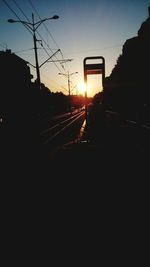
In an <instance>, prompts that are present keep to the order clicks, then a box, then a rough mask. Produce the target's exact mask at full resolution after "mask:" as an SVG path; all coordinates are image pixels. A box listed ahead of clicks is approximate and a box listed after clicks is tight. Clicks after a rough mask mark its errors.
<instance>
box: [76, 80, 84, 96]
mask: <svg viewBox="0 0 150 267" xmlns="http://www.w3.org/2000/svg"><path fill="white" fill-rule="evenodd" d="M77 88H78V94H79V95H80V94H81V95H83V94H84V93H85V90H86V86H85V83H83V82H80V83H79V84H78V85H77Z"/></svg>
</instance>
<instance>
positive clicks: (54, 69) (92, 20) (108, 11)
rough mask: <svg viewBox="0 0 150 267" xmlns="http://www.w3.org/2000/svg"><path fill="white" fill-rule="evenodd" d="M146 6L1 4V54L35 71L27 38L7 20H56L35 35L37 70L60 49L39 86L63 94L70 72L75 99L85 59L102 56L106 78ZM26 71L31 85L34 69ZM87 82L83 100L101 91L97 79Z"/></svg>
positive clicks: (136, 2)
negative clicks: (8, 54)
mask: <svg viewBox="0 0 150 267" xmlns="http://www.w3.org/2000/svg"><path fill="white" fill-rule="evenodd" d="M149 5H150V1H149V0H126V1H124V0H113V1H112V0H59V1H57V0H0V50H3V51H5V50H6V49H11V50H12V52H14V53H15V54H17V55H18V56H19V57H21V58H23V59H25V60H26V61H28V62H30V63H31V64H32V65H34V66H35V54H34V49H33V37H32V34H31V32H29V31H28V30H27V29H26V28H25V26H24V25H22V24H21V23H12V24H11V23H8V22H7V20H8V19H14V20H19V19H20V20H23V21H26V22H32V13H33V14H34V18H35V22H37V21H39V20H41V19H45V18H49V17H52V16H53V15H58V16H59V19H57V20H48V21H46V22H44V23H42V24H41V25H40V26H39V28H38V30H37V31H36V37H37V39H38V40H42V41H39V42H38V44H37V46H38V59H39V65H41V64H42V63H43V62H44V61H46V60H47V59H48V57H50V56H52V55H53V54H54V53H55V52H56V51H57V50H58V49H61V53H60V52H57V53H56V55H55V56H53V57H52V59H53V62H47V63H45V64H44V65H43V66H41V68H40V73H41V82H43V83H44V84H45V85H46V86H47V87H49V89H50V90H51V91H53V92H56V91H59V92H60V91H62V92H63V93H65V94H68V85H67V75H66V74H67V73H68V72H69V74H72V75H71V76H70V80H71V89H72V90H74V91H72V92H73V93H76V89H77V87H76V86H78V85H79V84H80V83H82V82H83V80H84V77H83V60H84V58H85V57H91V56H103V57H104V58H105V64H106V65H105V71H106V76H109V75H110V73H111V71H112V69H113V67H114V65H115V64H116V60H117V58H118V56H119V55H120V54H121V53H122V45H123V44H124V42H125V41H126V39H129V38H132V37H134V36H136V35H137V32H138V30H139V28H140V26H141V24H142V22H144V21H145V20H146V19H147V17H148V6H149ZM43 47H44V49H43ZM62 59H64V60H65V63H63V64H62V62H61V61H60V60H62ZM30 70H31V73H32V74H33V76H34V78H33V81H34V79H36V72H35V68H34V67H32V66H31V67H30ZM75 72H78V73H76V74H75ZM58 73H62V74H65V75H59V74H58ZM99 78H100V77H99ZM92 79H95V81H94V80H93V85H92V83H91V87H90V88H89V91H88V96H93V95H94V94H95V93H97V92H98V91H99V90H100V88H99V82H97V80H96V77H92ZM100 80H101V79H100ZM78 90H79V89H78Z"/></svg>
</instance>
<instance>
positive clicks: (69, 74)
mask: <svg viewBox="0 0 150 267" xmlns="http://www.w3.org/2000/svg"><path fill="white" fill-rule="evenodd" d="M77 73H78V72H77V71H76V72H72V73H69V71H68V72H67V73H58V74H59V75H64V76H65V77H67V81H68V94H69V96H70V92H71V88H70V76H72V75H73V74H77Z"/></svg>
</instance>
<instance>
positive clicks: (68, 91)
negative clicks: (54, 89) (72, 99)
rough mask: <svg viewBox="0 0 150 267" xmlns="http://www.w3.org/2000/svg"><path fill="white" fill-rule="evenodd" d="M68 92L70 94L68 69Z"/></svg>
mask: <svg viewBox="0 0 150 267" xmlns="http://www.w3.org/2000/svg"><path fill="white" fill-rule="evenodd" d="M68 92H69V96H70V76H69V71H68Z"/></svg>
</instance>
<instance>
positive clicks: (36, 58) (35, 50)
mask: <svg viewBox="0 0 150 267" xmlns="http://www.w3.org/2000/svg"><path fill="white" fill-rule="evenodd" d="M32 25H33V42H34V52H35V64H36V74H37V86H38V88H39V89H41V79H40V69H39V63H38V55H37V46H36V42H37V39H36V35H35V31H36V29H35V26H34V25H35V24H34V14H33V13H32Z"/></svg>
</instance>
